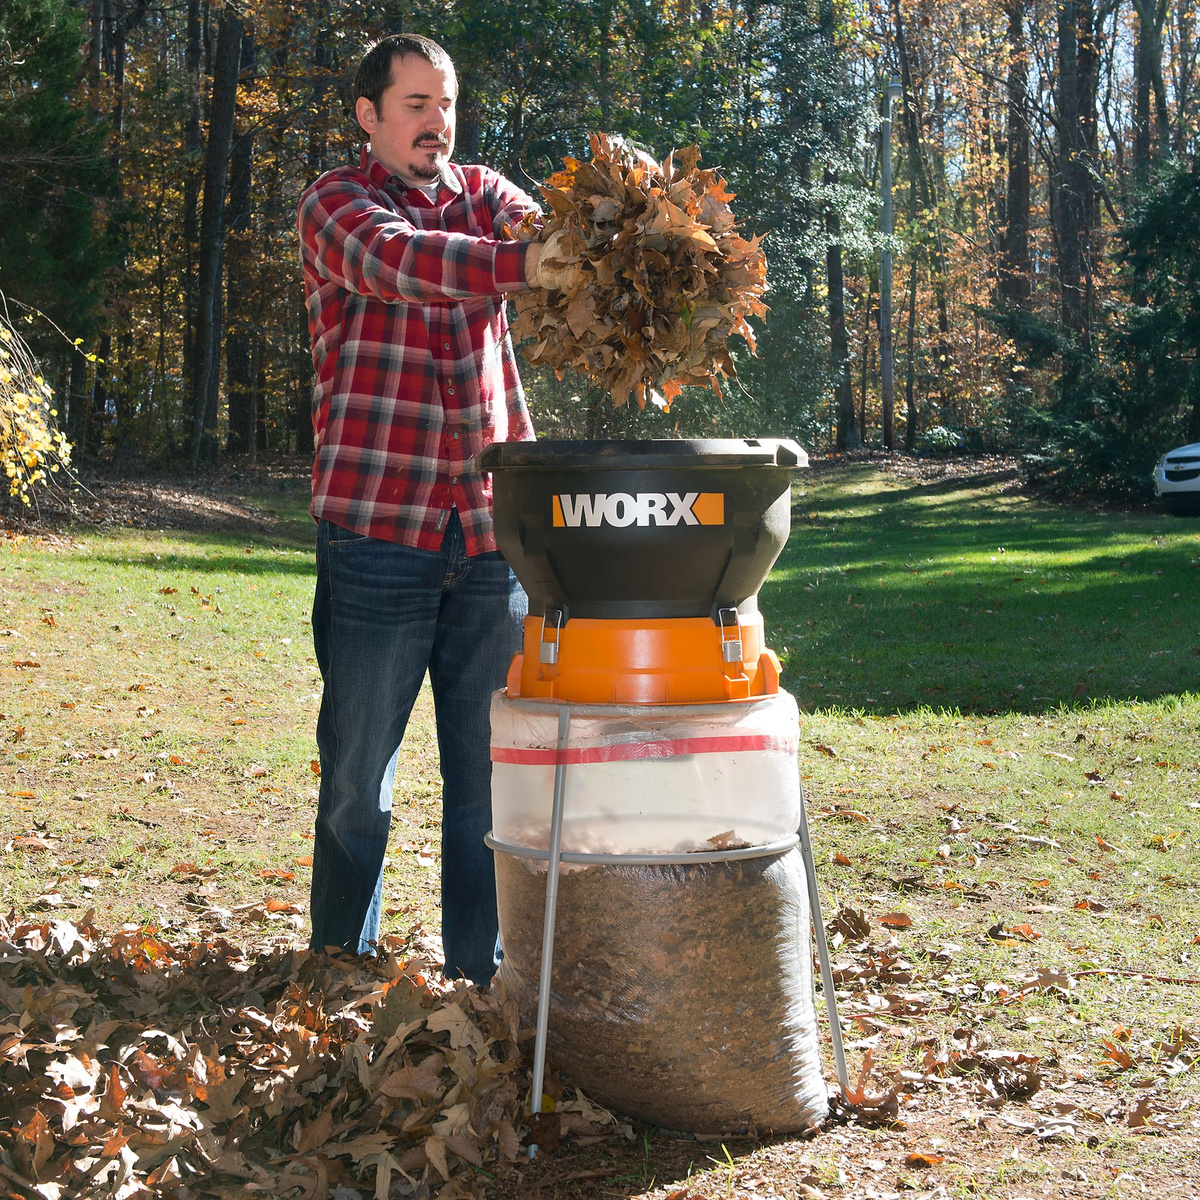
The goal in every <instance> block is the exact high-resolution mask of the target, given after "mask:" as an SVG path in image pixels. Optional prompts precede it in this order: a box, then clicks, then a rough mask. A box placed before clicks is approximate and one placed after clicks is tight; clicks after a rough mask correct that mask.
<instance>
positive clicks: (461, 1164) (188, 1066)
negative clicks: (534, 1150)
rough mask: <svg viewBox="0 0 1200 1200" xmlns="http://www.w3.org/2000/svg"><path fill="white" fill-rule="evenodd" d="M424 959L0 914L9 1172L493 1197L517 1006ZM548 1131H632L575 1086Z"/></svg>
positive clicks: (60, 1178)
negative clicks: (488, 1184) (174, 938)
mask: <svg viewBox="0 0 1200 1200" xmlns="http://www.w3.org/2000/svg"><path fill="white" fill-rule="evenodd" d="M432 969H433V964H432V962H431V960H430V959H429V958H428V957H426V956H425V955H423V954H422V953H421V951H420V942H419V940H417V939H414V938H412V937H410V938H409V939H407V940H403V939H399V938H394V939H385V945H384V948H383V952H382V953H381V954H380V956H379V958H378V959H370V958H355V957H350V956H346V957H334V958H331V957H328V956H326V955H323V954H322V955H314V954H310V953H308V952H307V951H302V950H297V949H295V948H289V947H286V946H284V947H279V948H277V949H274V950H271V951H267V952H264V953H262V954H259V955H258V956H257V957H253V958H252V957H249V956H247V955H244V954H243V953H241V952H240V951H239V950H238V949H236V948H235V947H234V946H232V945H230V944H229V943H227V942H225V941H222V940H219V939H217V940H211V941H207V942H200V943H195V944H191V945H187V946H179V947H176V946H172V945H170V944H168V943H167V942H166V941H164V940H162V939H161V938H160V937H159V936H158V935H157V934H155V933H153V932H150V931H148V930H146V929H138V930H130V931H125V932H121V933H118V934H115V935H105V934H102V933H100V932H99V931H97V930H96V929H95V928H94V927H93V926H92V925H91V924H90V923H89V920H88V919H87V918H84V920H83V922H82V923H81V924H80V925H78V926H75V925H72V924H71V923H69V922H67V921H62V920H47V921H42V922H17V921H14V920H13V919H12V918H9V919H8V920H7V921H6V920H3V919H0V1186H3V1187H5V1188H7V1189H8V1190H10V1191H12V1192H14V1193H15V1194H17V1195H21V1196H26V1197H43V1198H45V1200H57V1198H60V1197H67V1196H82V1195H97V1196H98V1195H105V1196H111V1197H115V1198H117V1200H123V1198H127V1197H135V1196H179V1197H183V1196H187V1197H189V1198H192V1200H194V1198H197V1197H221V1198H225V1197H228V1198H229V1200H233V1198H235V1197H236V1198H239V1200H240V1198H244V1197H246V1196H253V1195H262V1196H267V1197H272V1198H274V1197H281V1198H283V1197H296V1198H299V1197H304V1198H305V1200H324V1198H326V1197H328V1196H330V1195H331V1189H334V1188H336V1187H337V1186H338V1185H341V1184H345V1185H346V1186H348V1187H351V1188H356V1189H361V1190H360V1191H359V1194H362V1195H367V1196H369V1195H374V1196H376V1197H387V1196H389V1195H392V1196H396V1195H403V1196H412V1197H429V1196H433V1195H437V1196H439V1197H445V1198H449V1197H466V1196H482V1195H483V1192H482V1190H481V1188H480V1186H479V1184H478V1183H477V1182H476V1176H477V1170H476V1169H477V1168H478V1169H480V1171H481V1173H482V1171H483V1170H484V1169H486V1170H487V1171H488V1172H489V1173H493V1174H494V1173H497V1172H498V1171H503V1169H504V1168H505V1164H511V1163H513V1162H514V1161H515V1160H516V1159H517V1158H518V1156H519V1155H520V1154H521V1145H522V1133H521V1121H522V1112H523V1109H524V1092H525V1091H526V1090H527V1088H528V1083H527V1075H526V1074H523V1073H522V1070H521V1061H522V1056H521V1052H520V1050H519V1048H518V1046H517V1024H516V1022H517V1011H516V1004H515V1003H514V1002H513V1001H512V1000H510V999H507V998H506V997H505V995H504V992H503V988H502V987H497V988H495V989H493V990H492V991H491V992H487V993H485V992H480V991H479V990H477V989H475V988H473V987H470V986H469V985H467V984H465V983H464V984H459V985H457V986H450V985H446V984H441V983H440V982H438V981H437V979H436V977H435V975H434V974H433V973H432ZM549 1089H550V1085H549V1084H548V1090H549ZM542 1124H543V1126H547V1125H549V1126H552V1128H549V1129H547V1130H546V1133H544V1134H543V1144H545V1142H546V1141H547V1140H548V1135H549V1134H553V1136H554V1138H555V1139H557V1138H558V1137H560V1136H565V1135H566V1134H568V1133H570V1134H572V1135H574V1136H575V1137H577V1138H583V1139H587V1138H588V1137H592V1138H598V1137H601V1136H606V1135H607V1134H610V1133H612V1132H614V1130H615V1129H617V1128H619V1127H618V1126H617V1123H616V1120H615V1118H613V1117H612V1116H611V1115H610V1114H608V1113H606V1112H604V1111H603V1110H602V1109H599V1108H597V1107H595V1106H593V1105H592V1104H590V1103H589V1102H588V1101H587V1100H586V1099H585V1098H584V1097H582V1096H576V1097H575V1098H574V1099H569V1100H561V1099H560V1100H559V1102H558V1104H557V1108H556V1110H555V1111H554V1112H553V1113H550V1114H548V1116H547V1117H546V1118H543V1122H542ZM623 1131H624V1130H623Z"/></svg>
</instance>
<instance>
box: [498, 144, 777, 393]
mask: <svg viewBox="0 0 1200 1200" xmlns="http://www.w3.org/2000/svg"><path fill="white" fill-rule="evenodd" d="M591 149H592V160H591V162H590V163H584V162H580V161H579V160H578V159H574V158H566V159H564V160H563V161H564V170H562V171H558V172H556V173H555V174H554V175H552V176H551V177H550V179H549V180H547V182H546V183H545V184H544V185H543V186H542V189H541V190H542V193H543V195H544V196H545V198H546V203H547V205H548V206H549V209H550V215H549V216H548V217H547V219H546V221H545V223H544V224H541V225H539V224H538V223H537V221H536V220H534V219H533V217H532V216H531V217H528V218H526V220H525V221H524V222H522V224H521V225H520V226H518V227H517V228H516V229H515V230H513V231H512V232H513V234H514V236H515V237H517V238H519V239H521V240H524V241H529V240H538V241H542V242H545V241H547V240H548V239H549V238H550V237H551V236H552V235H554V234H556V233H558V232H559V231H560V230H566V236H565V239H564V240H562V242H561V244H560V246H559V250H560V255H559V260H560V261H561V262H563V263H564V264H566V265H568V266H576V267H578V270H577V271H576V278H575V280H574V282H573V283H572V284H571V286H569V287H568V288H567V290H565V291H556V290H554V291H543V290H542V289H536V288H535V289H533V290H531V291H521V292H517V293H515V294H514V298H513V299H514V303H515V305H516V312H517V319H516V322H515V323H514V325H513V335H514V337H517V338H530V339H532V340H531V342H530V344H529V345H527V346H526V347H525V350H524V353H525V355H526V357H527V358H528V359H529V361H530V362H532V363H536V364H545V365H547V366H549V367H552V368H554V370H555V371H556V372H558V373H559V375H560V376H561V374H562V372H563V370H564V369H565V368H567V367H572V368H574V369H575V370H577V371H579V372H581V373H582V374H583V375H585V376H586V377H587V378H588V379H589V380H590V381H591V382H592V383H594V384H595V385H596V386H598V387H600V388H601V389H603V390H604V391H608V392H611V394H612V400H613V404H614V406H616V407H618V408H619V407H621V406H622V405H623V404H625V403H626V401H627V400H628V399H629V397H630V396H631V395H632V396H633V397H634V398H635V399H636V400H637V402H638V405H639V406H640V407H643V408H644V407H645V405H646V401H647V400H651V401H653V402H654V403H657V404H659V405H660V406H664V407H668V408H669V407H670V405H671V402H672V401H673V400H674V399H675V398H676V397H677V396H678V395H679V394H680V392H681V390H682V389H683V387H684V386H686V385H690V384H699V385H704V386H708V387H711V388H712V389H713V390H714V391H715V392H717V393H718V394H720V384H719V382H718V379H717V376H718V374H720V375H724V376H725V377H727V378H736V374H737V372H736V370H735V369H734V364H733V359H732V358H731V357H730V354H729V349H728V347H727V345H726V342H727V341H728V339H729V337H730V335H731V334H735V333H736V334H740V335H741V336H742V337H743V338H745V339H746V341H747V343H749V345H750V349H751V350H752V351H753V349H754V333H753V331H752V330H751V328H750V326H749V325H748V324H747V321H746V318H747V317H748V316H756V317H762V316H764V315H765V313H766V311H767V310H766V306H765V305H764V304H763V303H762V299H761V297H762V294H763V292H764V290H765V289H766V277H767V263H766V256H765V255H764V253H763V251H762V247H761V245H760V243H761V240H762V239H761V238H760V237H754V238H750V239H749V240H747V239H746V238H743V237H742V236H741V235H740V234H739V233H738V232H737V228H736V224H735V221H734V216H733V212H732V210H731V209H730V207H729V201H730V200H732V199H733V193H731V192H728V191H727V190H726V188H725V182H724V180H722V179H721V178H720V176H719V175H718V174H717V173H716V172H715V171H709V170H702V169H701V168H700V165H699V164H700V149H699V147H698V146H690V147H688V148H687V149H684V150H680V151H678V152H672V153H671V154H669V155H668V156H667V158H666V160H665V161H664V162H663V163H662V164H661V165H660V164H659V163H657V162H655V161H654V160H653V159H652V158H650V157H649V156H648V155H647V154H644V153H642V152H641V151H634V150H632V149H631V148H630V147H629V146H628V145H627V144H626V143H625V142H624V141H622V140H621V139H620V138H616V137H608V136H606V135H605V134H602V133H596V134H593V135H592V137H591ZM547 261H550V260H547Z"/></svg>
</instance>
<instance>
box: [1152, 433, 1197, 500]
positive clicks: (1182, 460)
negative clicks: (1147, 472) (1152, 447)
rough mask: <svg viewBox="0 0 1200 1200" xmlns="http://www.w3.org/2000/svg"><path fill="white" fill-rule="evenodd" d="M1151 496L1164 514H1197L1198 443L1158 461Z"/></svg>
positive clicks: (1181, 448)
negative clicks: (1165, 511) (1153, 496)
mask: <svg viewBox="0 0 1200 1200" xmlns="http://www.w3.org/2000/svg"><path fill="white" fill-rule="evenodd" d="M1154 494H1155V495H1156V496H1157V497H1158V500H1159V503H1160V504H1161V505H1162V506H1163V508H1165V509H1166V510H1167V511H1168V512H1173V513H1178V514H1184V513H1200V442H1192V443H1191V445H1190V446H1180V447H1179V449H1178V450H1170V451H1168V452H1167V453H1166V454H1164V455H1163V456H1162V458H1160V459H1159V460H1158V466H1156V467H1155V468H1154Z"/></svg>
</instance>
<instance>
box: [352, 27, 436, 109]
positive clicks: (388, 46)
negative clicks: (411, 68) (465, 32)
mask: <svg viewBox="0 0 1200 1200" xmlns="http://www.w3.org/2000/svg"><path fill="white" fill-rule="evenodd" d="M407 54H415V55H416V56H417V57H418V58H423V59H424V60H425V61H426V62H427V63H430V64H431V65H432V66H435V67H438V68H439V69H447V70H450V71H453V70H454V63H453V62H452V61H451V59H450V55H449V54H447V53H446V51H445V50H443V49H442V47H441V46H439V45H438V44H437V42H435V41H434V40H433V39H432V38H427V37H422V36H421V35H420V34H419V33H393V34H391V35H390V36H388V37H384V38H380V39H379V41H377V42H375V43H374V45H372V46H370V47H369V48H368V50H367V52H366V54H364V55H363V57H362V62H360V63H359V64H358V70H357V71H356V72H355V73H354V98H355V99H356V100H357V99H358V97H359V96H365V97H366V98H367V99H368V100H370V102H371V106H372V107H373V108H374V109H375V111H376V112H378V111H379V101H380V100H381V99H382V97H383V93H384V92H385V91H386V90H387V88H388V87H389V85H390V84H391V83H392V60H393V59H396V58H403V57H404V56H405V55H407Z"/></svg>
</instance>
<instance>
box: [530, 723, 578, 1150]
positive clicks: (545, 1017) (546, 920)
mask: <svg viewBox="0 0 1200 1200" xmlns="http://www.w3.org/2000/svg"><path fill="white" fill-rule="evenodd" d="M570 728H571V711H570V709H569V708H568V707H567V705H565V704H564V705H563V706H562V708H561V709H560V710H559V713H558V761H557V762H556V764H555V767H554V808H553V810H552V812H551V816H550V861H549V862H548V863H547V864H546V871H547V873H546V913H545V916H544V917H543V919H542V971H541V977H540V979H539V980H538V1007H537V1026H536V1029H535V1032H534V1039H533V1095H532V1098H531V1102H530V1108H531V1109H532V1111H533V1112H535V1113H540V1112H541V1111H542V1085H543V1084H544V1083H545V1079H546V1031H547V1029H548V1027H549V1024H550V971H551V969H552V967H553V965H554V918H555V913H556V912H557V910H558V865H559V861H560V857H559V856H560V855H561V854H562V818H563V782H564V777H565V776H566V773H567V768H566V763H565V762H564V758H565V751H566V748H567V735H568V734H569V733H570ZM529 1157H530V1159H533V1158H536V1157H537V1146H536V1145H531V1146H530V1147H529Z"/></svg>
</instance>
